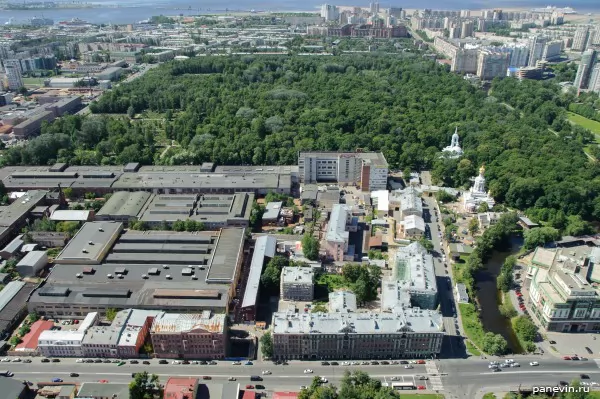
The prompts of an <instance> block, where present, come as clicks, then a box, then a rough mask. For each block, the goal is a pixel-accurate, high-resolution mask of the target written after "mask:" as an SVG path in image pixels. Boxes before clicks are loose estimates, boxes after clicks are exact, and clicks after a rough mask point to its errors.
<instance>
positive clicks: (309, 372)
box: [304, 369, 313, 374]
mask: <svg viewBox="0 0 600 399" xmlns="http://www.w3.org/2000/svg"><path fill="white" fill-rule="evenodd" d="M312 373H313V371H312V370H311V369H306V370H304V374H312Z"/></svg>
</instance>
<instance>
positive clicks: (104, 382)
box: [98, 380, 108, 384]
mask: <svg viewBox="0 0 600 399" xmlns="http://www.w3.org/2000/svg"><path fill="white" fill-rule="evenodd" d="M98 382H99V383H101V384H108V380H98Z"/></svg>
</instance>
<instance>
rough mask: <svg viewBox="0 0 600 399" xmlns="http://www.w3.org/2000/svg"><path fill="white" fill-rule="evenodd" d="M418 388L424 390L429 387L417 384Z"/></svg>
mask: <svg viewBox="0 0 600 399" xmlns="http://www.w3.org/2000/svg"><path fill="white" fill-rule="evenodd" d="M417 389H419V390H423V389H427V388H426V387H425V385H418V386H417Z"/></svg>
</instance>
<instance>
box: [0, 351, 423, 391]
mask: <svg viewBox="0 0 600 399" xmlns="http://www.w3.org/2000/svg"><path fill="white" fill-rule="evenodd" d="M413 367H414V368H412V369H405V368H404V367H403V366H400V365H397V366H396V365H394V366H392V365H389V366H371V365H369V366H321V365H320V363H315V362H291V363H290V364H289V365H288V366H275V365H274V364H272V363H270V362H255V364H254V365H253V366H245V365H240V366H234V365H232V364H231V362H219V364H218V365H216V366H209V365H205V366H201V365H183V364H182V365H172V364H168V365H161V364H158V363H157V361H156V360H151V364H150V365H143V364H136V365H133V364H126V365H123V366H117V365H116V364H104V363H99V364H88V363H84V364H82V363H75V359H62V360H61V362H60V363H41V362H40V359H39V358H36V359H35V360H34V361H33V363H29V364H26V363H2V364H1V365H0V368H2V369H8V370H10V371H12V372H13V373H14V374H15V375H14V378H16V379H20V380H29V381H32V382H34V383H35V382H40V381H50V380H51V379H52V378H57V377H58V378H61V379H63V380H64V381H69V382H71V381H73V382H80V383H81V382H94V381H98V380H101V379H107V380H108V381H109V382H111V383H128V382H130V381H131V374H132V373H134V372H140V371H144V370H145V371H148V372H149V373H155V374H157V375H158V376H159V377H160V379H161V381H163V382H164V381H166V379H167V378H168V377H170V376H174V375H176V376H191V377H198V378H202V377H203V376H210V377H211V379H212V381H214V382H221V383H227V382H228V381H227V380H228V378H229V377H235V378H236V379H237V381H236V383H238V382H239V383H240V384H242V385H245V384H255V383H253V382H251V381H250V376H251V375H262V371H263V370H269V371H271V372H272V374H271V375H264V376H262V377H263V378H264V381H263V382H261V383H260V384H262V385H264V386H265V387H266V388H267V390H299V389H300V386H302V385H310V383H311V381H312V379H313V378H314V377H315V376H321V377H325V378H327V379H328V380H329V382H331V383H333V384H337V385H339V382H340V380H341V378H342V376H343V373H344V371H345V370H363V371H365V372H367V373H369V375H370V376H371V377H373V378H379V379H381V380H382V381H390V378H391V377H392V376H400V377H401V378H402V380H403V381H407V382H408V381H411V382H413V381H415V380H414V378H415V376H416V375H426V374H427V372H426V367H425V365H413ZM305 369H312V370H313V373H310V374H304V370H305ZM72 372H76V373H79V377H75V378H73V377H70V376H69V374H70V373H72ZM415 384H416V385H423V386H427V387H428V388H430V389H431V388H432V386H431V383H430V382H429V381H422V382H418V383H417V382H415Z"/></svg>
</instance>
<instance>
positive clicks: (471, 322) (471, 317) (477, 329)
mask: <svg viewBox="0 0 600 399" xmlns="http://www.w3.org/2000/svg"><path fill="white" fill-rule="evenodd" d="M458 308H459V309H460V319H461V320H462V327H463V331H464V333H465V335H466V336H467V338H469V339H470V340H471V341H472V342H473V343H474V344H475V345H477V346H478V347H480V348H481V346H482V345H483V336H484V335H485V331H484V329H483V325H482V324H481V320H479V314H478V313H477V310H476V309H475V305H473V304H472V303H459V304H458Z"/></svg>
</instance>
